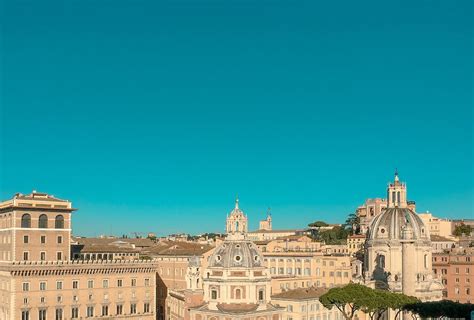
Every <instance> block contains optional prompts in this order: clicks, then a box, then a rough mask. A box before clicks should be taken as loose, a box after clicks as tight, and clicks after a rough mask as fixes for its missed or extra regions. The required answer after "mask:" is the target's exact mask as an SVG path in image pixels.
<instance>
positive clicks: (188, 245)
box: [147, 241, 214, 256]
mask: <svg viewBox="0 0 474 320" xmlns="http://www.w3.org/2000/svg"><path fill="white" fill-rule="evenodd" d="M213 248H214V247H212V246H210V245H205V244H199V243H194V242H183V241H163V242H159V243H157V244H156V245H155V246H153V247H150V248H148V250H147V251H148V252H149V253H150V254H152V255H159V256H160V255H163V256H168V255H185V256H192V255H201V254H203V253H206V252H208V251H209V250H211V249H213Z"/></svg>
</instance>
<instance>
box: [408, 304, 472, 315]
mask: <svg viewBox="0 0 474 320" xmlns="http://www.w3.org/2000/svg"><path fill="white" fill-rule="evenodd" d="M403 309H404V310H406V311H410V312H412V313H416V314H417V315H419V316H420V317H422V318H440V317H447V318H465V319H470V317H471V315H470V314H471V312H472V311H474V304H471V303H459V302H454V301H450V300H442V301H429V302H417V303H412V304H408V305H406V306H405V307H404V308H403Z"/></svg>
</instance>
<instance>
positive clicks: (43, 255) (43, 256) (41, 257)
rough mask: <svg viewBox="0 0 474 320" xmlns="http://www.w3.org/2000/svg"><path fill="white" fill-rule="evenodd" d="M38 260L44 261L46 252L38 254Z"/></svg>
mask: <svg viewBox="0 0 474 320" xmlns="http://www.w3.org/2000/svg"><path fill="white" fill-rule="evenodd" d="M40 260H41V261H46V252H44V251H41V252H40Z"/></svg>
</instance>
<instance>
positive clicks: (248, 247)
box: [209, 240, 263, 269]
mask: <svg viewBox="0 0 474 320" xmlns="http://www.w3.org/2000/svg"><path fill="white" fill-rule="evenodd" d="M262 266H263V257H262V254H261V253H260V251H259V250H258V249H257V246H256V245H255V244H254V243H253V242H252V241H250V240H241V241H224V242H223V243H222V244H221V245H219V246H218V247H217V248H216V249H215V250H214V253H213V254H212V256H211V257H210V258H209V267H210V268H213V267H217V268H239V269H241V268H255V267H262Z"/></svg>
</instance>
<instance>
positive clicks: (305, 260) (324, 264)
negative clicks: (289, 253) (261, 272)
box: [264, 258, 346, 267]
mask: <svg viewBox="0 0 474 320" xmlns="http://www.w3.org/2000/svg"><path fill="white" fill-rule="evenodd" d="M276 260H277V259H275V258H271V259H270V262H275V261H276ZM264 261H265V262H268V259H264ZM310 261H311V260H310V259H304V262H307V263H309V262H310ZM278 262H285V260H284V259H282V258H280V259H278ZM286 262H290V263H293V262H301V259H286ZM316 263H321V259H316ZM322 264H323V267H325V266H327V265H329V266H330V267H334V265H335V262H334V261H326V260H323V261H322ZM341 266H343V267H345V266H346V263H345V262H342V263H341Z"/></svg>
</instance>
